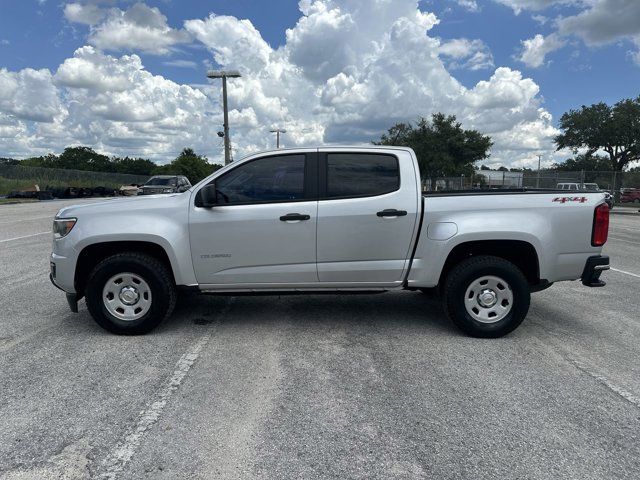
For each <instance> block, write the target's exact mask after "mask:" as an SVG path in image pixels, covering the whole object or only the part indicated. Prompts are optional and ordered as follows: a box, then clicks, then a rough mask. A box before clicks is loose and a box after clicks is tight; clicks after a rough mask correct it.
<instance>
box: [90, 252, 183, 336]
mask: <svg viewBox="0 0 640 480" xmlns="http://www.w3.org/2000/svg"><path fill="white" fill-rule="evenodd" d="M86 301H87V308H88V309H89V313H91V316H92V317H93V318H94V320H95V321H96V322H97V323H98V325H100V326H101V327H102V328H104V329H105V330H108V331H110V332H112V333H117V334H123V335H138V334H144V333H147V332H149V331H151V330H153V329H154V328H155V327H157V326H158V325H159V324H160V322H162V321H163V320H164V319H165V318H167V317H168V316H169V315H171V312H172V311H173V308H174V306H175V303H176V288H175V285H174V283H173V278H172V276H171V273H170V271H169V269H168V268H167V267H166V266H165V264H164V263H163V262H161V261H159V260H158V259H156V258H155V257H152V256H150V255H145V254H142V253H135V252H130V253H120V254H117V255H113V256H111V257H108V258H106V259H104V260H103V261H101V262H100V263H99V264H98V265H97V266H96V267H95V268H94V269H93V271H92V272H91V274H90V276H89V281H88V283H87V288H86Z"/></svg>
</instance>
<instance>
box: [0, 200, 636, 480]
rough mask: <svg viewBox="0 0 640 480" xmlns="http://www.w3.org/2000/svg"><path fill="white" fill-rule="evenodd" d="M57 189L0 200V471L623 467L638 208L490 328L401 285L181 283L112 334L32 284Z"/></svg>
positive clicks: (127, 474) (630, 410)
mask: <svg viewBox="0 0 640 480" xmlns="http://www.w3.org/2000/svg"><path fill="white" fill-rule="evenodd" d="M69 203H73V202H64V201H55V202H41V203H33V204H20V205H0V267H1V268H0V279H1V284H2V286H3V287H4V292H3V295H0V389H1V390H0V478H3V479H12V480H13V479H21V480H22V479H48V478H56V479H57V478H65V479H84V478H123V479H140V478H154V479H156V478H162V479H164V478H166V479H178V478H188V479H191V478H197V479H200V478H202V479H210V478H221V479H276V478H278V479H279V478H283V479H293V478H296V479H298V478H300V479H302V478H304V479H313V478H339V479H350V478H367V479H369V478H379V479H395V478H398V479H400V478H402V479H404V478H407V479H409V478H437V479H449V478H451V479H454V478H470V479H482V478H501V479H507V478H508V479H510V478H531V479H547V478H548V479H558V478H575V479H604V478H616V479H632V478H633V479H637V478H638V476H639V473H638V472H640V362H639V360H638V359H639V358H640V216H632V215H612V217H611V230H610V237H609V242H608V244H607V246H606V249H605V252H606V253H607V254H609V255H610V256H611V257H612V266H613V267H614V269H615V270H612V271H609V272H607V273H606V274H605V280H606V281H607V283H608V285H607V286H606V287H605V288H601V289H595V288H592V289H589V288H586V287H583V286H582V285H581V284H580V283H579V282H564V283H560V284H556V285H554V286H553V287H552V288H550V289H548V290H546V291H543V292H540V293H537V294H534V296H533V298H532V303H531V310H530V313H529V316H528V318H527V319H526V320H525V322H524V323H523V324H522V326H520V328H518V329H517V330H516V331H515V332H513V333H512V334H511V335H509V336H507V337H505V338H502V339H497V340H481V339H472V338H468V337H465V336H463V335H461V334H460V333H459V332H458V331H457V330H455V329H454V328H453V327H452V326H451V325H450V324H449V323H448V321H447V320H446V319H445V317H444V315H443V313H442V311H441V308H440V306H439V304H438V303H437V302H436V301H434V300H432V299H429V298H428V297H426V296H424V295H423V294H421V293H414V292H397V293H387V294H380V295H354V296H339V295H310V296H280V297H278V296H274V297H268V296H261V297H217V296H216V297H208V296H190V297H186V298H181V299H180V301H179V304H178V307H177V309H176V312H175V314H174V315H173V317H172V318H171V319H170V320H169V321H167V322H165V323H164V324H162V325H161V327H160V328H158V329H157V330H155V331H154V332H153V333H151V334H149V335H146V336H141V337H118V336H114V335H111V334H109V333H107V332H105V331H103V330H101V329H100V328H99V327H98V326H97V325H96V324H95V323H94V322H93V320H92V319H91V318H90V316H89V314H88V312H87V310H86V307H85V305H84V302H81V304H80V313H79V314H73V313H71V312H70V311H69V309H68V307H67V304H66V301H65V299H64V295H63V294H62V292H60V291H59V290H57V289H56V288H54V287H53V286H52V285H51V284H50V283H49V279H48V277H47V275H48V266H49V263H48V262H49V260H48V254H49V252H50V247H51V245H50V244H51V233H50V230H51V220H52V218H53V215H54V214H55V212H56V211H57V210H58V209H59V208H61V207H62V206H64V205H67V204H69Z"/></svg>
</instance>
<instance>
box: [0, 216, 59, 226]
mask: <svg viewBox="0 0 640 480" xmlns="http://www.w3.org/2000/svg"><path fill="white" fill-rule="evenodd" d="M53 217H54V215H47V216H46V217H33V218H22V219H20V220H9V221H6V222H0V225H8V224H10V223H19V222H32V221H34V220H51V221H52V222H53Z"/></svg>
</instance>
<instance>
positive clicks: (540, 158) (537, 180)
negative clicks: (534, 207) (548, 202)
mask: <svg viewBox="0 0 640 480" xmlns="http://www.w3.org/2000/svg"><path fill="white" fill-rule="evenodd" d="M541 160H542V155H538V178H537V179H536V188H540V161H541Z"/></svg>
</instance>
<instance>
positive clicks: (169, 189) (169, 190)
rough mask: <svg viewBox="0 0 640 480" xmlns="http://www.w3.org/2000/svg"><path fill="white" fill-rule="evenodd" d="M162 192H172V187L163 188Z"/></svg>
mask: <svg viewBox="0 0 640 480" xmlns="http://www.w3.org/2000/svg"><path fill="white" fill-rule="evenodd" d="M162 193H173V188H165V189H164V190H162Z"/></svg>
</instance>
